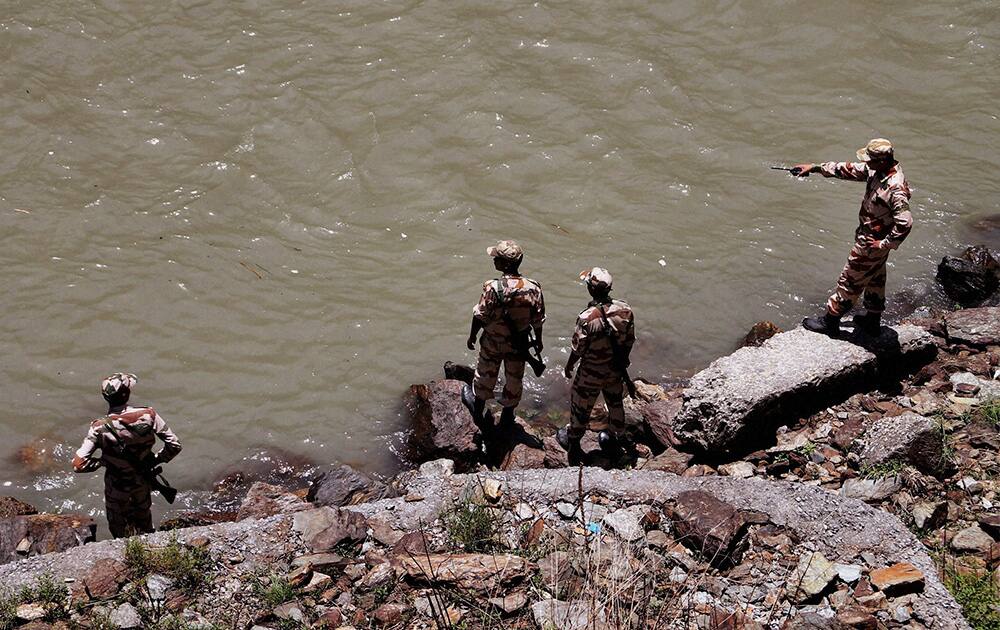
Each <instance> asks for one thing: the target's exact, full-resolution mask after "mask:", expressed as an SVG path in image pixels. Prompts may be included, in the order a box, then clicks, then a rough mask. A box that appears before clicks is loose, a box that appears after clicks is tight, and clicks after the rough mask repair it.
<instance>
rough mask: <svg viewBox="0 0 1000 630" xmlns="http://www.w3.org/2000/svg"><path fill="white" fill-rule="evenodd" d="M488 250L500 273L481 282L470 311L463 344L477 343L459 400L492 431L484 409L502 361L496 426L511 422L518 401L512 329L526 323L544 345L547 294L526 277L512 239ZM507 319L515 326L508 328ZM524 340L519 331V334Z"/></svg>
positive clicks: (519, 368) (519, 363) (520, 356)
mask: <svg viewBox="0 0 1000 630" xmlns="http://www.w3.org/2000/svg"><path fill="white" fill-rule="evenodd" d="M486 253H487V254H488V255H489V256H491V257H492V258H493V266H494V267H496V269H497V271H499V272H500V273H501V274H502V275H501V277H500V278H498V279H496V280H490V281H488V282H485V283H483V292H482V295H481V296H480V298H479V303H478V304H477V305H476V307H475V308H474V309H473V311H472V328H471V329H470V331H469V340H468V342H467V344H466V345H467V346H468V347H469V350H474V349H475V347H476V336H477V335H479V332H480V331H482V336H480V337H479V361H478V362H477V364H476V375H475V378H474V380H473V383H472V387H471V388H470V387H468V386H466V387H465V388H464V389H463V392H462V401H463V402H464V403H465V404H466V406H467V407H469V411H470V412H472V417H473V419H474V420H475V421H476V424H477V425H479V426H480V428H482V429H483V430H484V432H492V431H493V429H494V428H493V427H483V412H484V411H485V409H486V401H487V400H490V399H492V398H493V390H494V388H495V387H496V382H497V377H498V376H499V374H500V364H501V363H503V366H504V376H505V379H506V380H505V381H504V386H503V394H502V396H501V398H500V405H501V406H502V407H503V411H502V412H501V414H500V427H505V426H506V427H511V426H512V425H513V423H514V411H515V409H517V405H518V403H520V401H521V379H522V378H523V376H524V361H525V359H524V353H522V352H518V351H517V350H515V345H517V340H515V339H514V337H513V336H514V335H522V336H523V335H524V334H525V333H526V332H527V331H528V329H529V328H530V329H532V330H533V331H534V338H535V348H536V349H537V350H538V351H541V349H542V324H543V323H544V322H545V300H544V298H543V297H542V285H540V284H539V283H538V282H536V281H534V280H531V279H530V278H525V277H524V276H522V275H521V273H520V271H519V269H520V266H521V260H522V259H523V258H524V252H523V250H522V249H521V247H520V245H518V244H517V243H515V242H514V241H500V242H499V243H497V244H496V245H494V246H493V247H488V248H487V249H486ZM508 322H510V323H512V324H513V326H514V328H515V329H516V330H511V327H510V326H509V325H508ZM522 341H523V337H522Z"/></svg>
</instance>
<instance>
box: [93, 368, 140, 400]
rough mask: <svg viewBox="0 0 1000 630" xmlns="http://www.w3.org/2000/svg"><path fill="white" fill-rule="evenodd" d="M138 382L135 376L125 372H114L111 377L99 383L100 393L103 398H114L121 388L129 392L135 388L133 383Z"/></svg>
mask: <svg viewBox="0 0 1000 630" xmlns="http://www.w3.org/2000/svg"><path fill="white" fill-rule="evenodd" d="M137 380H139V379H137V378H136V377H135V374H129V373H127V372H115V373H114V374H112V375H111V376H109V377H107V378H106V379H104V380H103V381H101V393H102V394H104V395H105V396H114V395H115V394H117V393H118V392H119V391H121V390H122V389H123V388H125V389H128V390H131V389H132V388H133V387H135V382H136V381H137Z"/></svg>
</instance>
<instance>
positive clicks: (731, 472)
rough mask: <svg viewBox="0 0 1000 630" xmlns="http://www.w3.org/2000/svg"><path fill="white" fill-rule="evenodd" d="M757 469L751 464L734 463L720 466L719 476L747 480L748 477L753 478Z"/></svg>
mask: <svg viewBox="0 0 1000 630" xmlns="http://www.w3.org/2000/svg"><path fill="white" fill-rule="evenodd" d="M755 472H757V469H756V468H754V465H753V464H751V463H750V462H744V461H739V462H732V463H731V464H723V465H721V466H719V474H720V475H726V476H727V477H735V478H736V479H746V478H747V477H753V476H754V473H755Z"/></svg>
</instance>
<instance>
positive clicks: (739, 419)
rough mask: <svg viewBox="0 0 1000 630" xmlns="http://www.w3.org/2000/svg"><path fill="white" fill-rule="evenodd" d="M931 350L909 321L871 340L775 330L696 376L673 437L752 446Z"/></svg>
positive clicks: (723, 447)
mask: <svg viewBox="0 0 1000 630" xmlns="http://www.w3.org/2000/svg"><path fill="white" fill-rule="evenodd" d="M862 344H864V345H862ZM935 352H936V347H935V345H934V342H933V338H932V337H931V335H930V334H929V333H928V332H927V331H925V330H923V329H921V328H918V327H916V326H911V325H900V326H897V327H895V328H891V329H890V328H883V332H882V335H881V337H879V338H878V339H875V340H872V339H868V338H866V337H864V336H863V335H858V336H850V335H848V336H846V337H845V338H843V339H831V338H830V337H827V336H825V335H818V334H816V333H812V332H809V331H807V330H804V329H801V328H798V329H795V330H792V331H790V332H786V333H781V334H778V335H775V336H774V337H772V338H771V339H769V340H767V341H766V342H765V343H764V345H762V346H760V347H758V348H741V349H740V350H737V351H736V352H734V353H733V354H731V355H729V356H726V357H722V358H720V359H717V360H716V361H714V362H712V364H711V365H709V366H708V367H707V368H706V369H704V370H702V371H701V372H699V373H697V374H695V375H694V376H693V377H692V378H691V382H690V385H689V386H688V388H687V389H685V390H684V405H683V407H682V409H681V411H680V412H679V413H678V414H677V417H676V418H675V419H674V422H673V434H674V436H675V437H676V438H678V439H679V440H681V441H682V442H683V443H685V444H688V445H690V446H691V447H692V448H696V449H699V450H701V451H706V452H712V453H713V454H715V455H726V454H736V453H738V452H742V451H746V450H748V449H749V450H753V449H754V448H757V447H758V445H759V444H761V443H762V442H764V441H766V440H767V438H768V436H773V435H774V431H775V429H776V428H777V427H778V426H779V425H780V424H781V423H782V422H784V421H785V420H786V419H787V418H788V416H789V415H790V414H795V413H811V412H813V411H816V410H818V409H822V408H823V407H825V406H827V404H829V403H830V402H831V401H834V400H837V399H843V398H846V397H847V396H850V395H851V394H854V393H857V392H860V391H865V390H867V388H868V387H869V385H870V383H871V382H872V380H873V378H874V377H875V376H876V375H877V374H878V373H879V372H882V371H885V372H889V371H899V370H904V369H908V368H912V367H915V366H917V365H922V364H923V363H926V362H927V361H929V360H930V359H931V358H932V357H933V355H934V353H935Z"/></svg>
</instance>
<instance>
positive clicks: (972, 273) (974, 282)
mask: <svg viewBox="0 0 1000 630" xmlns="http://www.w3.org/2000/svg"><path fill="white" fill-rule="evenodd" d="M998 274H1000V262H998V259H997V256H996V254H995V253H994V252H993V251H992V250H990V249H989V248H986V247H978V246H976V247H969V248H968V249H966V250H965V251H964V252H963V253H962V255H961V256H957V257H956V256H945V257H944V258H942V259H941V263H940V264H938V269H937V280H938V282H939V283H941V287H942V288H943V289H944V292H945V293H946V294H947V295H948V297H950V298H951V299H953V300H955V301H956V302H958V303H959V304H962V305H963V306H970V305H974V304H979V303H981V302H982V301H983V300H985V299H986V298H988V297H990V296H991V295H993V293H995V292H996V290H997V286H1000V275H998Z"/></svg>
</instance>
